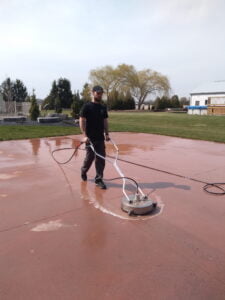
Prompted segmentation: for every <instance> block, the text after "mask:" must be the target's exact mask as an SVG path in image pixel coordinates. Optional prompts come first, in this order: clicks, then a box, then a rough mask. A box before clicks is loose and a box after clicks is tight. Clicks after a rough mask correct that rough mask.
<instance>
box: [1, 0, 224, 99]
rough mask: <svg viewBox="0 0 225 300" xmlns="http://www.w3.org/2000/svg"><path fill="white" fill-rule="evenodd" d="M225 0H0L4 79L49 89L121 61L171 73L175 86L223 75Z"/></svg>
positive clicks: (43, 92)
mask: <svg viewBox="0 0 225 300" xmlns="http://www.w3.org/2000/svg"><path fill="white" fill-rule="evenodd" d="M224 11H225V1H224V0H158V1H155V0H154V1H153V0H108V1H107V0H95V1H94V0H83V1H82V0H80V1H78V0H64V1H62V0H0V83H1V82H2V81H3V80H5V79H6V77H10V78H11V79H13V80H15V79H17V78H18V79H20V80H22V81H23V82H24V84H25V85H26V86H27V88H28V91H29V93H30V92H31V91H32V88H34V89H35V91H36V95H37V97H38V98H44V97H46V96H47V94H48V93H49V91H50V89H51V85H52V82H53V80H55V79H58V78H60V77H63V78H68V79H69V80H70V82H71V85H72V90H73V91H74V90H77V89H79V90H81V89H82V87H83V85H84V83H85V82H87V81H88V76H89V71H90V70H91V69H93V68H97V67H102V66H105V65H112V66H113V67H116V66H117V65H118V64H120V63H126V64H132V65H134V66H135V67H136V69H138V70H141V69H145V68H150V69H153V70H155V71H158V72H160V73H162V74H163V75H167V76H168V78H169V80H170V83H171V87H172V93H176V94H178V95H179V96H180V97H182V96H189V93H190V92H191V91H192V90H193V89H194V88H196V86H198V85H200V84H202V83H205V82H208V81H214V80H224V79H225V33H224V31H225V18H224Z"/></svg>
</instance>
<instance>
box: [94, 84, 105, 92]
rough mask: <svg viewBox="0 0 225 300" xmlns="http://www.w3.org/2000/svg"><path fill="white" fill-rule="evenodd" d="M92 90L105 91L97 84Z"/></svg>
mask: <svg viewBox="0 0 225 300" xmlns="http://www.w3.org/2000/svg"><path fill="white" fill-rule="evenodd" d="M92 92H102V93H103V92H104V90H103V88H102V87H101V86H100V85H95V86H94V87H93V89H92Z"/></svg>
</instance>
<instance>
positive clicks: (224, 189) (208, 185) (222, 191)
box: [52, 143, 225, 196]
mask: <svg viewBox="0 0 225 300" xmlns="http://www.w3.org/2000/svg"><path fill="white" fill-rule="evenodd" d="M81 145H82V143H80V144H79V145H78V146H77V147H76V148H75V149H74V148H72V147H69V148H60V149H55V150H53V151H52V157H53V159H54V160H55V161H56V162H57V163H58V164H61V165H64V164H67V163H68V162H70V161H71V159H72V158H73V157H74V155H75V154H76V152H77V151H78V150H79V149H80V146H81ZM71 149H74V152H73V154H72V155H71V157H70V158H69V159H68V160H66V161H64V162H59V161H57V159H56V158H55V157H54V153H55V152H57V151H62V150H71ZM107 157H109V158H114V157H112V156H110V155H107ZM117 160H119V161H122V162H125V163H129V164H132V165H135V166H138V167H142V168H146V169H150V170H153V171H157V172H162V173H165V174H169V175H173V176H176V177H180V178H184V179H188V180H192V181H195V182H200V183H204V184H205V185H204V186H203V190H204V191H205V192H207V193H209V194H212V195H218V196H222V195H225V187H221V185H224V186H225V182H215V183H209V182H205V181H202V180H198V179H195V178H191V177H187V176H183V175H180V174H176V173H172V172H169V171H165V170H160V169H157V168H152V167H149V166H145V165H141V164H138V163H134V162H131V161H128V160H125V159H121V158H118V159H117ZM123 178H125V179H128V180H131V181H133V182H134V184H135V185H136V188H137V191H138V188H139V186H138V183H137V182H136V181H135V180H134V179H132V178H130V177H115V178H110V179H105V180H106V181H112V180H116V179H123ZM211 188H217V189H218V190H219V192H213V191H210V189H211Z"/></svg>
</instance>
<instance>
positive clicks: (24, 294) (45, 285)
mask: <svg viewBox="0 0 225 300" xmlns="http://www.w3.org/2000/svg"><path fill="white" fill-rule="evenodd" d="M111 137H112V138H113V139H114V141H115V142H116V143H117V145H118V147H119V149H120V156H119V157H120V158H121V159H122V160H126V161H128V162H124V161H119V162H118V164H119V166H120V168H121V170H122V171H123V173H124V175H126V176H129V177H132V178H134V179H135V180H137V181H138V183H139V184H140V187H141V188H142V189H143V191H144V192H145V193H146V194H148V195H149V197H150V198H151V199H153V200H154V201H157V203H158V209H157V210H156V212H155V213H154V214H152V215H148V216H139V217H130V216H128V215H127V214H126V213H125V212H123V211H122V210H121V208H120V204H121V198H122V197H123V194H122V182H121V180H116V181H110V182H107V181H106V184H107V186H108V189H107V190H105V191H104V190H100V189H99V188H98V187H95V185H94V181H93V178H94V176H95V172H94V167H92V168H91V170H90V172H89V174H88V181H87V182H81V179H80V166H81V163H82V161H83V158H84V154H85V153H84V151H81V150H80V151H79V152H78V153H77V155H76V157H74V158H73V159H72V160H71V161H70V162H69V163H68V164H66V165H58V164H57V163H56V162H55V161H54V160H53V159H52V156H51V151H52V150H54V149H56V148H63V147H75V146H76V145H78V143H79V139H80V138H81V136H66V137H57V138H44V139H31V140H22V141H8V142H0V165H1V168H0V299H3V300H9V299H10V300H14V299H21V300H22V299H23V300H26V299H29V300H30V299H32V300H36V299H41V300H50V299H54V300H56V299H57V300H58V299H60V300H61V299H63V300H70V299H71V300H74V299H76V300H77V299H82V300H83V299H85V300H86V299H93V300H94V299H121V300H124V299H138V300H139V299H173V300H174V299H182V300H184V299H188V300H190V299H204V300H206V299H210V300H211V299H221V300H222V299H225V196H224V195H223V196H215V195H212V194H209V193H206V192H205V191H204V190H203V186H204V184H203V183H201V182H225V159H224V155H225V144H219V143H212V142H204V141H194V140H188V139H181V138H173V137H166V136H158V135H151V134H134V133H128V134H127V133H112V134H111ZM72 153H73V150H66V151H62V152H58V153H57V159H58V160H61V161H63V160H67V159H68V158H69V157H70V156H71V154H72ZM107 153H108V154H109V155H110V156H112V155H113V153H114V152H113V147H112V145H111V144H107ZM132 163H135V164H136V165H135V164H132ZM138 165H139V166H138ZM140 165H141V166H140ZM166 172H167V173H166ZM169 173H170V174H169ZM172 173H173V174H174V175H173V174H172ZM117 176H118V174H117V172H116V171H115V169H114V168H113V166H112V165H110V164H109V163H107V165H106V170H105V178H112V177H117ZM182 176H183V177H182ZM184 177H186V178H184ZM190 177H191V178H193V179H196V180H198V181H193V180H190V179H189V178H190ZM199 181H200V182H199ZM132 191H133V187H132V185H131V184H129V185H128V192H130V193H132Z"/></svg>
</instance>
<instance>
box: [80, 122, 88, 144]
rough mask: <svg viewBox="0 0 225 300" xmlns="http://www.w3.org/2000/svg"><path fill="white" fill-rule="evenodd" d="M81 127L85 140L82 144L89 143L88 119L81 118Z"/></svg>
mask: <svg viewBox="0 0 225 300" xmlns="http://www.w3.org/2000/svg"><path fill="white" fill-rule="evenodd" d="M79 125H80V130H81V132H82V134H83V135H84V139H83V140H82V142H84V143H87V142H88V137H87V135H86V118H84V117H80V118H79Z"/></svg>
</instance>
